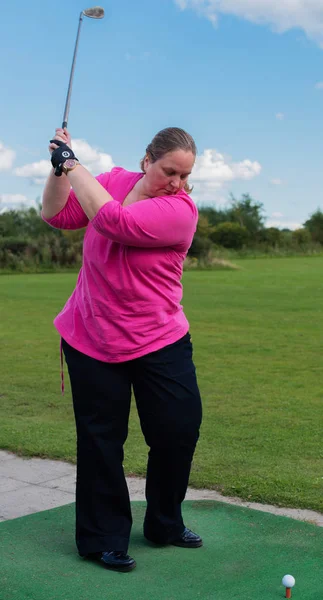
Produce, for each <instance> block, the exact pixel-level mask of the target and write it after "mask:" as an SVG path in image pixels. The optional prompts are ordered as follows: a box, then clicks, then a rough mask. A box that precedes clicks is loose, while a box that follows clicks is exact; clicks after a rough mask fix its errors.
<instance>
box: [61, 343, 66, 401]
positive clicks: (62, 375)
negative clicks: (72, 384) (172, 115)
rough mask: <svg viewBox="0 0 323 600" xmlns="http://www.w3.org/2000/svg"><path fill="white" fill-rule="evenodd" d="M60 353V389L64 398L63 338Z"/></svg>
mask: <svg viewBox="0 0 323 600" xmlns="http://www.w3.org/2000/svg"><path fill="white" fill-rule="evenodd" d="M60 352H61V382H62V383H61V386H62V387H61V389H62V396H64V392H65V385H64V361H63V338H61V343H60Z"/></svg>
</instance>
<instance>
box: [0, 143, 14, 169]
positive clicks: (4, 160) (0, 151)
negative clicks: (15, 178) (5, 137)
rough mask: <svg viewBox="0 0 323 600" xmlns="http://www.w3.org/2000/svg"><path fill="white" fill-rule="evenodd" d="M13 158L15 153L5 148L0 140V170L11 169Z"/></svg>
mask: <svg viewBox="0 0 323 600" xmlns="http://www.w3.org/2000/svg"><path fill="white" fill-rule="evenodd" d="M15 158H16V153H15V152H14V151H13V150H11V149H10V148H6V146H4V144H3V143H2V142H0V171H8V170H9V169H11V167H12V165H13V162H14V160H15Z"/></svg>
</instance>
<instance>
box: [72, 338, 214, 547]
mask: <svg viewBox="0 0 323 600" xmlns="http://www.w3.org/2000/svg"><path fill="white" fill-rule="evenodd" d="M62 344H63V351H64V355H65V358H66V362H67V365H68V371H69V376H70V380H71V387H72V395H73V406H74V414H75V422H76V432H77V481H76V544H77V548H78V551H79V553H80V554H81V555H86V554H88V553H91V552H100V551H103V550H108V549H113V550H125V551H127V549H128V543H129V537H130V530H131V525H132V516H131V507H130V500H129V493H128V488H127V484H126V480H125V476H124V471H123V466H122V463H123V445H124V443H125V441H126V438H127V434H128V418H129V410H130V400H131V387H132V386H133V391H134V395H135V399H136V404H137V410H138V414H139V418H140V423H141V428H142V431H143V434H144V436H145V440H146V443H147V445H148V446H149V448H150V450H149V458H148V466H147V478H146V499H147V509H146V515H145V522H144V534H145V535H146V536H147V538H149V539H151V540H154V541H156V542H159V543H168V542H171V541H172V540H174V539H176V537H178V536H179V535H180V534H181V533H182V532H183V530H184V524H183V520H182V513H181V503H182V501H183V500H184V497H185V494H186V490H187V486H188V480H189V474H190V469H191V462H192V458H193V454H194V450H195V446H196V443H197V440H198V437H199V427H200V424H201V418H202V409H201V399H200V394H199V390H198V386H197V381H196V375H195V367H194V364H193V361H192V344H191V340H190V335H189V334H186V335H185V336H184V337H183V338H181V339H180V340H179V341H178V342H175V343H174V344H171V345H169V346H166V347H165V348H163V349H161V350H158V351H157V352H152V353H150V354H148V355H146V356H143V357H141V358H137V359H134V360H131V361H127V362H123V363H117V364H112V363H105V362H101V361H99V360H96V359H93V358H90V357H89V356H86V355H85V354H82V353H81V352H78V351H77V350H75V349H74V348H72V347H71V346H70V345H69V344H67V342H66V341H65V340H63V342H62Z"/></svg>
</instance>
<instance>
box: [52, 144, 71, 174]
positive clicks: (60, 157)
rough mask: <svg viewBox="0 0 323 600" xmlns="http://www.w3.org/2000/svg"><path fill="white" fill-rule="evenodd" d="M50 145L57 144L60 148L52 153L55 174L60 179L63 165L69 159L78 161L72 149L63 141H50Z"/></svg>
mask: <svg viewBox="0 0 323 600" xmlns="http://www.w3.org/2000/svg"><path fill="white" fill-rule="evenodd" d="M50 144H56V145H57V146H58V148H56V150H54V151H53V152H52V157H51V163H52V165H53V167H54V169H55V171H54V173H55V175H57V177H60V176H61V175H62V173H63V169H62V165H63V163H64V162H65V161H66V160H67V159H68V158H75V160H78V159H77V158H76V156H75V154H74V152H73V150H71V148H70V147H69V146H68V145H67V144H64V142H61V140H50Z"/></svg>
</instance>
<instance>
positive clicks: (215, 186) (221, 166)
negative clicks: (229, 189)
mask: <svg viewBox="0 0 323 600" xmlns="http://www.w3.org/2000/svg"><path fill="white" fill-rule="evenodd" d="M260 172H261V165H260V164H259V162H257V161H253V162H252V161H251V160H249V159H245V160H243V161H240V162H233V161H232V159H231V157H230V156H224V155H223V154H221V153H220V152H218V151H217V150H214V149H210V148H208V149H206V150H204V152H203V154H201V155H199V156H197V158H196V162H195V166H194V169H193V172H192V175H191V177H190V181H192V183H193V185H194V191H193V195H194V196H197V201H198V202H204V201H206V202H207V201H210V199H211V201H212V200H213V201H214V200H215V199H216V201H217V203H218V195H216V197H215V195H214V194H215V193H216V192H218V191H219V190H221V189H223V188H225V186H226V185H227V184H228V183H230V182H232V181H234V180H239V179H240V180H250V179H253V178H254V177H256V176H257V175H259V174H260ZM221 199H222V201H221V203H222V204H223V194H221Z"/></svg>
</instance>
